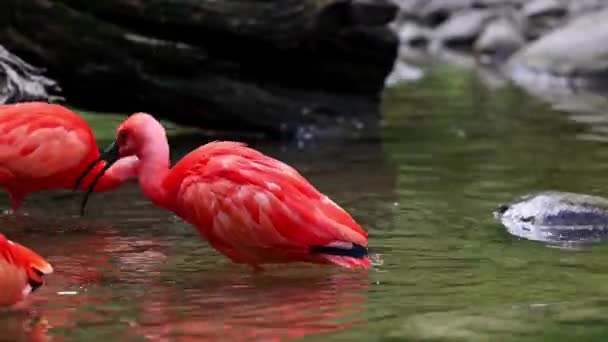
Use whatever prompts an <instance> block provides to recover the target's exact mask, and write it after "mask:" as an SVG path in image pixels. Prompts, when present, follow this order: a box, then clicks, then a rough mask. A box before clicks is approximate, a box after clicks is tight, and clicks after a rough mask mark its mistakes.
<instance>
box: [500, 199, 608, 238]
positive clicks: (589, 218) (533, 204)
mask: <svg viewBox="0 0 608 342" xmlns="http://www.w3.org/2000/svg"><path fill="white" fill-rule="evenodd" d="M494 217H496V218H497V219H498V220H499V221H500V222H501V223H502V224H503V225H504V226H505V228H507V231H508V232H509V233H511V234H513V235H515V236H518V237H521V238H524V239H529V240H537V241H546V242H573V241H579V242H580V241H596V240H603V239H606V238H608V199H606V198H602V197H598V196H591V195H584V194H576V193H569V192H558V191H547V192H540V193H534V194H529V195H526V196H523V197H521V198H519V199H518V200H517V201H515V202H513V203H510V204H505V205H501V206H500V207H499V208H498V209H497V210H496V211H495V212H494Z"/></svg>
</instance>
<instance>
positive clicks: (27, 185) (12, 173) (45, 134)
mask: <svg viewBox="0 0 608 342" xmlns="http://www.w3.org/2000/svg"><path fill="white" fill-rule="evenodd" d="M99 155H100V153H99V148H98V147H97V143H96V142H95V137H94V136H93V132H92V131H91V128H90V127H89V126H88V125H87V122H86V121H85V120H84V119H83V118H82V117H81V116H79V115H78V114H76V113H74V112H72V111H71V110H69V109H67V108H65V107H63V106H61V105H57V104H49V103H45V102H26V103H17V104H10V105H1V106H0V186H2V187H4V188H5V189H6V190H7V192H8V193H9V196H10V199H11V209H12V211H13V212H14V211H16V210H17V209H18V208H19V207H20V206H21V204H22V202H23V199H24V197H25V196H26V195H27V194H29V193H32V192H37V191H41V190H48V189H54V188H68V189H70V188H72V186H73V185H74V182H75V181H76V177H77V176H78V175H80V174H82V173H83V170H85V168H86V167H87V166H90V167H91V168H92V169H93V170H96V171H97V172H99V170H100V169H102V168H103V167H105V166H106V165H103V164H106V163H100V161H101V160H99ZM117 157H118V156H116V158H117ZM136 167H137V157H130V158H127V159H121V160H120V162H118V163H116V164H114V166H113V167H112V168H111V169H110V170H109V171H108V172H107V173H106V174H105V175H104V177H102V178H101V179H100V180H99V183H98V184H97V186H96V187H95V189H94V190H95V191H107V190H111V189H114V188H116V187H118V186H119V185H120V184H122V183H123V182H125V181H126V180H127V179H130V178H134V177H135V176H136V171H135V168H136ZM91 182H92V179H90V178H87V179H84V180H83V183H84V184H89V183H91Z"/></svg>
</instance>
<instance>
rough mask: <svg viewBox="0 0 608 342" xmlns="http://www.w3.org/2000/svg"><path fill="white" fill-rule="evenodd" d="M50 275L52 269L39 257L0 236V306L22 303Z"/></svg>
mask: <svg viewBox="0 0 608 342" xmlns="http://www.w3.org/2000/svg"><path fill="white" fill-rule="evenodd" d="M51 273H53V267H51V264H49V263H48V262H47V261H46V260H44V259H43V258H42V257H41V256H40V255H38V254H36V253H35V252H34V251H32V250H30V249H29V248H27V247H25V246H22V245H20V244H18V243H16V242H13V241H11V240H8V239H7V238H6V237H5V236H4V235H2V234H0V289H2V291H0V306H11V305H13V304H16V303H18V302H20V301H22V300H23V299H25V298H26V297H27V296H28V295H29V294H30V293H32V292H33V291H35V290H36V289H38V288H39V287H40V286H42V285H43V284H44V280H43V278H42V277H43V276H44V275H46V274H51Z"/></svg>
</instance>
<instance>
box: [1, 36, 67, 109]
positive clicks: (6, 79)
mask: <svg viewBox="0 0 608 342" xmlns="http://www.w3.org/2000/svg"><path fill="white" fill-rule="evenodd" d="M43 72H44V70H43V69H39V68H36V67H34V66H32V65H30V64H28V63H26V62H25V61H23V60H22V59H21V58H19V57H17V56H15V55H14V54H12V53H10V52H9V51H8V50H7V49H5V48H4V47H3V46H1V45H0V104H5V103H16V102H27V101H45V102H48V101H49V100H51V99H52V96H53V95H55V94H57V93H58V92H59V91H60V88H59V86H58V84H57V82H55V81H54V80H52V79H50V78H47V77H45V76H43Z"/></svg>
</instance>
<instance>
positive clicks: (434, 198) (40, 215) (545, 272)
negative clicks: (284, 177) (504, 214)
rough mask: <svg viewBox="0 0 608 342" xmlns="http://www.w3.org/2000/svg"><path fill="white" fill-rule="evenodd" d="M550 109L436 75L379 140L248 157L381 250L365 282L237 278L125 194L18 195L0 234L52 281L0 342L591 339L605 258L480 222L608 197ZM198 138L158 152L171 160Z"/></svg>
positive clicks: (598, 325) (601, 155)
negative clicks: (85, 197)
mask: <svg viewBox="0 0 608 342" xmlns="http://www.w3.org/2000/svg"><path fill="white" fill-rule="evenodd" d="M558 98H560V99H563V98H562V97H559V96H558ZM564 108H565V107H563V106H562V107H561V109H560V111H556V110H555V108H552V107H551V104H550V103H547V102H546V101H544V100H541V99H538V98H536V97H530V96H529V95H528V94H526V93H525V92H524V91H521V90H518V89H516V88H514V87H510V86H504V87H500V88H498V89H494V90H492V91H490V90H487V88H486V87H485V86H484V84H483V81H480V80H479V79H478V78H477V77H476V76H475V75H473V74H471V73H468V72H460V71H458V70H456V69H453V68H445V69H444V68H437V69H435V70H433V71H430V72H428V73H427V74H426V77H425V78H424V79H423V80H421V81H419V82H417V83H414V84H408V85H403V86H400V87H397V88H394V89H391V90H389V91H387V93H386V97H385V102H384V112H385V122H384V128H383V131H382V137H381V139H378V140H365V141H360V142H352V141H343V142H336V141H332V142H331V143H321V144H319V145H317V146H312V147H311V148H309V149H304V150H301V149H298V148H296V147H292V146H275V145H272V144H264V143H257V142H256V143H254V146H255V147H258V148H260V149H262V150H263V151H265V152H267V153H269V154H272V155H274V156H277V157H279V158H280V159H283V160H285V161H287V162H289V163H290V164H292V165H294V166H295V167H296V168H298V169H299V170H301V171H302V173H304V174H305V175H306V176H307V177H309V178H310V179H311V181H312V182H313V183H314V184H316V185H317V186H318V187H319V189H321V190H322V191H324V192H326V193H327V194H329V195H330V196H331V197H332V198H333V199H335V200H336V201H337V202H338V203H340V204H342V205H343V206H344V207H345V208H346V209H347V210H349V211H350V212H351V213H353V215H354V216H355V217H356V218H357V219H358V220H359V221H360V222H361V223H362V224H363V225H364V226H365V227H366V228H367V229H368V230H369V233H370V246H371V249H372V251H373V252H375V253H380V254H382V264H381V265H377V266H374V267H373V268H372V269H371V270H370V271H369V272H360V271H355V272H353V271H345V270H341V269H336V268H332V267H323V266H310V265H297V266H296V265H294V266H285V265H283V266H277V267H274V268H271V269H270V270H269V271H268V272H264V273H261V274H256V273H253V272H251V270H249V269H248V268H246V267H242V266H238V265H233V264H231V263H230V262H229V261H228V260H227V259H226V258H224V257H223V256H221V255H220V254H218V253H217V252H215V251H214V250H212V249H211V248H209V246H208V245H207V244H206V243H205V242H204V241H203V240H202V239H200V238H199V237H198V236H197V234H196V232H195V231H194V229H193V228H192V227H190V226H189V225H187V224H184V223H183V222H182V221H180V220H179V219H177V218H176V217H175V216H174V215H172V214H171V213H168V212H166V211H163V210H160V209H156V208H154V207H153V206H152V205H151V204H150V203H149V202H148V201H147V200H146V199H145V198H143V197H142V195H141V192H140V190H139V189H138V187H137V185H136V184H133V183H130V184H128V185H126V186H125V187H123V188H121V189H119V190H117V191H115V192H110V193H101V194H94V196H93V197H92V198H91V200H90V204H89V206H88V209H87V216H86V217H85V218H78V217H77V216H76V214H77V213H78V206H79V201H80V197H74V196H73V195H72V194H71V193H70V192H69V191H66V192H59V193H45V194H36V195H34V196H32V197H31V198H28V201H27V202H26V203H25V206H24V209H25V210H26V211H27V213H28V215H27V216H21V217H6V216H1V217H0V225H2V227H3V230H4V232H5V233H6V234H7V235H8V236H9V237H10V238H13V239H15V240H17V241H23V242H24V243H27V245H29V246H31V247H33V248H34V249H36V250H38V251H40V253H41V254H42V255H45V256H47V257H48V259H49V260H50V261H51V262H52V263H53V264H54V266H55V270H56V273H55V274H53V275H52V276H50V277H48V283H47V285H46V286H44V287H42V288H41V289H40V290H39V292H37V294H36V296H33V297H32V298H31V299H29V300H28V301H27V302H26V303H24V305H23V307H22V308H20V309H19V311H16V312H2V313H1V314H0V329H1V330H0V331H3V332H4V331H5V332H6V333H5V334H4V335H2V338H6V339H9V340H28V339H29V340H39V341H43V340H45V338H46V339H47V340H51V339H54V340H86V341H106V340H108V339H114V340H120V341H125V340H127V341H141V340H160V341H175V340H178V341H182V340H184V341H209V340H222V341H224V340H227V341H243V340H255V341H273V340H286V339H292V338H296V339H303V340H319V341H329V340H340V341H373V340H381V339H387V340H394V341H403V340H429V341H430V340H456V341H537V340H539V339H545V340H551V341H553V340H564V341H570V340H578V339H580V340H598V341H601V340H603V339H604V337H605V336H606V333H607V332H608V331H607V328H605V327H606V326H608V325H607V324H606V323H607V322H606V317H608V315H606V313H607V312H608V302H606V301H605V299H604V298H606V297H607V296H608V286H607V285H606V284H608V273H607V272H606V271H605V263H606V262H605V260H606V257H605V256H606V253H608V246H606V245H605V244H597V245H593V246H591V247H590V248H584V249H557V248H548V246H546V245H544V244H542V243H537V242H532V241H523V240H517V239H515V238H513V237H511V236H509V235H508V234H507V233H506V232H505V230H504V228H503V227H501V226H500V224H499V223H498V222H496V221H495V220H494V218H493V217H492V211H493V210H494V209H495V208H496V205H497V204H499V203H504V202H508V201H510V200H512V199H513V198H515V197H517V196H520V195H522V194H524V193H528V192H533V191H539V190H547V189H553V190H561V191H574V192H585V193H590V194H597V195H604V196H608V177H606V175H607V174H608V172H607V171H608V153H606V152H605V151H606V146H604V144H603V143H602V141H603V140H601V139H586V138H585V136H587V134H590V132H592V133H593V134H598V135H601V134H602V133H601V132H595V131H593V130H594V129H595V128H594V127H596V125H595V124H594V122H591V121H589V120H570V116H574V115H575V114H574V112H575V111H574V110H572V109H573V108H574V107H571V108H570V110H572V111H571V112H568V111H566V110H564ZM564 112H565V113H566V114H567V115H563V114H564ZM577 113H579V114H580V111H578V112H577ZM594 115H597V116H596V117H597V118H603V116H601V115H600V114H594ZM202 142H204V141H203V139H202V138H199V137H196V136H187V137H179V138H175V139H173V141H172V144H173V152H174V158H178V157H179V156H181V155H182V154H183V153H185V152H186V151H188V150H189V149H191V148H192V146H196V145H198V144H200V143H202ZM0 205H3V206H4V207H6V206H8V200H7V199H5V198H1V199H0Z"/></svg>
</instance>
